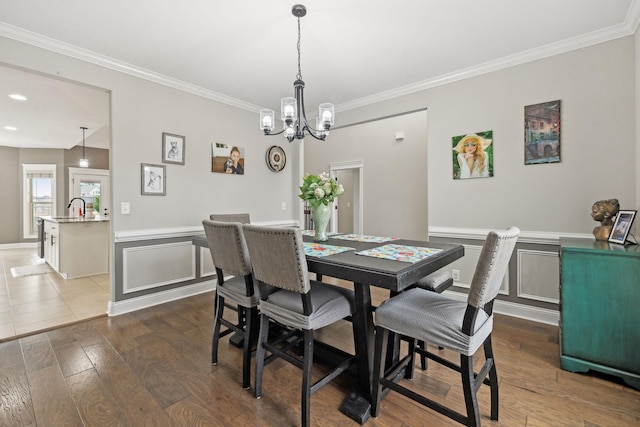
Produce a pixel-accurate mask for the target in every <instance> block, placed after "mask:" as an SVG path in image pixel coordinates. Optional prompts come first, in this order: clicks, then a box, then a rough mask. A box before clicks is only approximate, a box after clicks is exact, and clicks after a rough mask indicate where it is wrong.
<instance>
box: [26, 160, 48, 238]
mask: <svg viewBox="0 0 640 427" xmlns="http://www.w3.org/2000/svg"><path fill="white" fill-rule="evenodd" d="M22 175H23V187H22V191H23V194H22V199H23V209H22V211H23V230H24V238H25V239H29V238H36V237H38V217H40V216H51V215H53V214H54V213H55V211H56V202H55V201H56V165H35V164H31V165H29V164H23V165H22Z"/></svg>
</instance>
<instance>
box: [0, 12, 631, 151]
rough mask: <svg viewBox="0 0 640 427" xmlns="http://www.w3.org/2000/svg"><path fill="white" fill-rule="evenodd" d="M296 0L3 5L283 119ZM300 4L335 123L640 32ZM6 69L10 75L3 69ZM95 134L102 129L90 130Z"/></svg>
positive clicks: (185, 86)
mask: <svg viewBox="0 0 640 427" xmlns="http://www.w3.org/2000/svg"><path fill="white" fill-rule="evenodd" d="M293 4H295V2H294V1H285V0H245V1H242V2H232V1H212V0H189V1H188V2H180V3H179V2H171V1H160V2H159V1H157V0H136V1H134V2H132V1H130V0H111V1H98V0H67V1H65V2H52V1H51V0H20V1H19V2H18V1H10V0H0V36H5V37H9V38H12V39H16V40H19V41H23V42H27V43H30V44H33V45H36V46H40V47H44V48H46V49H50V50H54V51H56V52H59V53H63V54H66V55H69V56H72V57H75V58H79V59H82V60H85V61H89V62H92V63H96V64H99V65H103V66H107V67H109V68H112V69H116V70H119V71H123V72H126V73H129V74H133V75H136V76H139V77H142V78H146V79H149V80H152V81H156V82H160V83H162V84H166V85H168V86H172V87H176V88H179V89H182V90H185V91H188V92H192V93H196V94H198V95H201V96H205V97H208V98H211V99H214V100H218V101H221V102H225V103H228V104H230V105H234V106H237V107H239V108H243V109H247V110H250V111H256V112H257V110H258V109H259V108H271V109H274V110H276V111H278V110H279V102H280V98H282V97H285V96H292V95H293V81H294V80H295V78H296V74H297V52H296V42H297V21H296V18H295V17H294V16H293V15H292V14H291V7H292V5H293ZM303 4H305V6H306V7H307V16H305V17H303V18H302V19H301V32H302V39H301V51H302V54H301V67H302V77H303V80H304V81H305V83H306V88H305V104H306V107H307V110H308V112H309V115H310V116H312V115H313V111H316V108H317V105H318V104H319V103H321V102H332V103H334V104H336V111H337V117H336V124H339V121H340V117H339V112H340V111H345V110H348V109H351V108H356V107H359V106H362V105H367V104H370V103H373V102H377V101H381V100H385V99H391V98H393V97H396V96H400V95H404V94H407V93H412V92H416V91H418V90H423V89H426V88H429V87H433V86H437V85H441V84H446V83H449V82H452V81H456V80H460V79H463V78H468V77H471V76H474V75H478V74H482V73H485V72H489V71H494V70H497V69H501V68H505V67H508V66H513V65H517V64H520V63H524V62H527V61H531V60H535V59H539V58H543V57H546V56H549V55H554V54H558V53H562V52H566V51H570V50H573V49H578V48H581V47H585V46H589V45H592V44H596V43H600V42H604V41H608V40H613V39H616V38H620V37H624V36H628V35H632V34H634V32H635V30H636V29H637V26H638V22H639V21H640V0H562V1H557V0H537V1H535V2H530V1H529V2H524V1H513V0H447V1H444V0H399V1H395V2H391V1H388V0H386V1H382V0H349V1H344V0H322V1H321V0H307V1H306V2H304V3H303ZM0 72H2V73H4V72H5V70H4V69H3V67H0ZM12 74H15V73H12ZM5 77H6V76H5V75H4V74H0V82H2V84H1V85H0V89H2V90H3V91H5V90H9V88H8V84H9V83H8V82H9V80H7V83H6V84H5ZM7 79H8V78H7ZM53 86H55V85H53ZM41 89H42V90H39V91H38V94H40V95H41V96H42V97H43V98H44V97H45V96H48V95H51V96H52V97H53V96H60V92H61V90H60V89H59V88H58V89H56V88H55V87H52V88H51V90H52V91H53V93H52V94H50V93H49V91H48V90H47V89H49V88H48V87H44V86H42V87H41ZM79 90H80V89H79ZM0 95H2V96H0V108H2V112H3V114H2V116H0V145H8V144H6V143H5V141H6V138H5V134H6V131H4V130H3V129H2V128H3V127H4V126H5V125H6V123H4V120H5V111H12V109H13V108H14V107H15V101H13V103H12V105H7V104H6V102H7V101H6V99H5V98H7V97H6V95H4V94H2V93H1V92H0ZM62 99H66V98H64V97H63V98H62ZM34 102H40V100H39V99H38V100H35V101H34ZM42 102H44V101H42ZM61 102H65V101H62V100H61V99H60V98H57V102H56V103H55V104H54V105H51V104H49V105H44V106H43V108H40V109H41V110H42V109H44V111H49V112H53V110H56V109H60V103H61ZM72 102H75V105H71V106H68V108H72V109H75V110H76V111H77V110H78V109H79V108H80V107H79V104H81V103H80V102H79V101H78V99H77V98H76V99H73V100H72ZM65 108H67V107H65ZM72 111H73V110H72ZM52 117H54V119H53V120H51V121H50V122H49V123H46V118H44V117H43V116H40V117H38V118H37V119H31V120H29V122H31V123H34V122H38V123H40V122H42V126H41V127H42V128H44V129H47V128H49V129H50V128H51V127H55V123H60V120H61V118H60V116H58V117H55V115H52ZM257 122H258V118H257V116H256V123H257ZM80 126H87V127H89V128H91V124H86V123H79V122H78V120H76V123H74V124H73V127H75V129H74V130H73V131H74V132H77V133H78V135H80V137H81V131H80V130H79V127H80ZM96 126H98V127H97V128H96ZM70 129H71V127H70ZM98 129H101V127H100V125H99V124H94V128H93V131H94V132H97V131H98ZM69 132H71V130H69ZM90 132H91V131H90ZM15 133H18V132H14V136H15ZM107 133H108V131H107ZM51 138H53V137H51ZM96 139H97V137H96ZM75 142H76V143H77V142H78V138H77V137H76V139H75ZM88 142H89V140H87V145H89V144H88Z"/></svg>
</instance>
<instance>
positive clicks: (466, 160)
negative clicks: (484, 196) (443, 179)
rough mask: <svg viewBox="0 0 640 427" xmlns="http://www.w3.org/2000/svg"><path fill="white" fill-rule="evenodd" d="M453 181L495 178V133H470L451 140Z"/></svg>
mask: <svg viewBox="0 0 640 427" xmlns="http://www.w3.org/2000/svg"><path fill="white" fill-rule="evenodd" d="M451 142H452V146H453V157H452V159H453V179H467V178H487V177H491V176H493V144H492V142H493V131H492V130H487V131H484V132H476V133H469V134H466V135H458V136H454V137H452V138H451Z"/></svg>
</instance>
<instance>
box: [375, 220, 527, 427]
mask: <svg viewBox="0 0 640 427" xmlns="http://www.w3.org/2000/svg"><path fill="white" fill-rule="evenodd" d="M519 233H520V230H518V228H516V227H510V228H509V229H508V230H506V231H500V232H490V233H489V235H488V236H487V239H486V241H485V243H484V246H483V248H482V251H481V253H480V258H479V260H478V265H477V266H476V270H475V273H474V276H473V279H472V281H471V289H470V290H469V296H468V298H467V301H466V302H463V301H458V300H455V299H452V298H449V297H447V296H445V295H442V294H439V293H436V292H431V291H428V290H424V289H420V288H415V289H410V290H408V291H406V292H402V293H400V294H398V295H397V296H395V297H393V298H390V299H388V300H387V301H385V302H384V303H382V304H381V305H380V306H379V307H378V309H377V310H376V316H375V322H376V343H375V356H374V368H373V398H372V400H373V402H372V407H371V411H372V415H373V416H374V417H377V416H378V413H379V411H380V402H381V399H382V397H383V396H384V395H386V393H387V392H388V391H389V390H393V391H396V392H398V393H400V394H402V395H404V396H406V397H409V398H410V399H412V400H414V401H416V402H418V403H419V404H421V405H424V406H427V407H429V408H431V409H434V410H436V411H437V412H439V413H441V414H443V415H446V416H447V417H449V418H451V419H453V420H455V421H457V422H459V423H462V424H465V425H467V426H480V413H479V410H478V401H477V397H476V394H477V391H478V389H479V388H480V386H481V385H482V384H487V385H489V386H490V388H491V419H492V420H497V419H498V377H497V372H496V365H495V361H494V357H493V349H492V346H491V331H492V329H493V301H494V299H495V298H496V296H497V294H498V291H499V289H500V284H501V282H502V278H503V277H504V275H505V272H506V271H507V268H508V266H509V259H510V258H511V255H512V253H513V249H514V247H515V244H516V241H517V239H518V234H519ZM389 332H394V333H397V334H401V335H404V336H405V337H410V340H409V341H410V343H409V351H408V354H407V356H405V357H404V358H402V359H401V360H400V361H399V362H398V363H397V364H395V365H394V366H391V367H388V368H387V369H385V364H386V354H387V351H386V347H387V342H388V339H389ZM416 340H423V341H426V342H428V343H432V344H435V345H438V346H442V347H444V348H447V349H450V350H453V351H456V352H458V353H459V354H460V364H459V365H457V364H455V363H453V362H451V361H448V360H446V359H444V358H442V357H440V356H438V355H436V354H433V353H430V352H428V351H427V352H426V355H427V357H428V358H429V359H431V360H433V361H435V362H438V363H441V364H442V365H444V366H446V367H448V368H451V369H454V370H456V371H458V372H460V373H461V376H462V390H463V394H464V399H465V406H466V415H463V414H461V413H459V412H456V411H454V410H453V409H451V408H448V407H445V406H443V405H442V404H441V403H438V402H435V401H433V400H431V399H429V398H427V397H426V396H424V395H419V394H417V393H416V392H415V389H413V390H409V389H408V388H406V387H404V386H403V385H401V383H400V382H401V380H402V377H404V378H409V379H410V378H411V376H412V374H413V363H414V355H415V351H416V350H415V342H416ZM481 346H482V347H483V348H484V355H485V363H484V365H483V366H482V368H481V369H480V371H479V373H477V374H476V373H474V371H473V355H474V354H475V353H476V350H478V348H480V347H481ZM402 374H404V375H402ZM487 375H488V379H487V378H486V377H487Z"/></svg>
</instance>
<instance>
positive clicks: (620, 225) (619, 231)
mask: <svg viewBox="0 0 640 427" xmlns="http://www.w3.org/2000/svg"><path fill="white" fill-rule="evenodd" d="M636 213H637V211H633V210H620V211H619V212H618V215H616V222H615V223H614V224H613V228H612V229H611V234H610V235H609V242H610V243H617V244H619V245H624V244H626V243H627V236H628V235H629V232H630V231H631V225H632V224H633V220H634V218H635V217H636Z"/></svg>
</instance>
